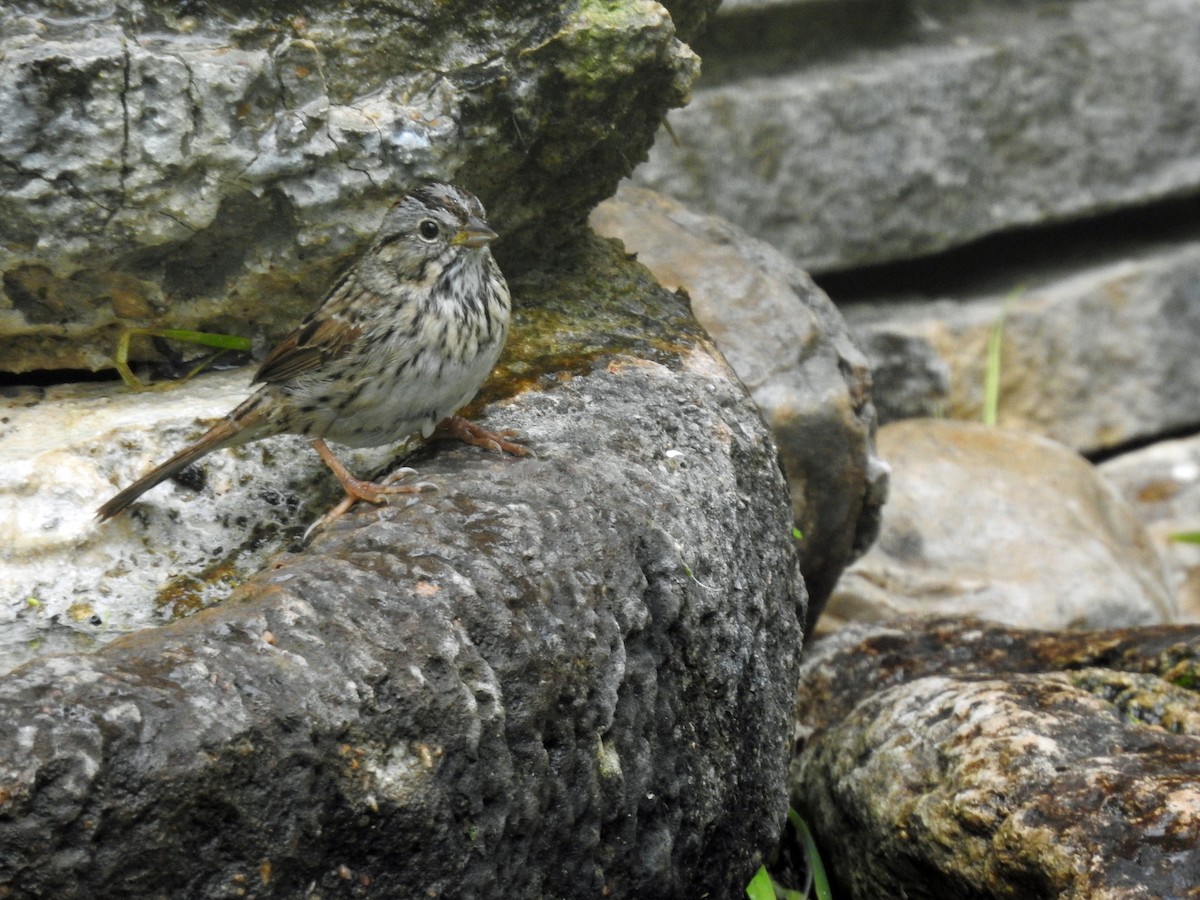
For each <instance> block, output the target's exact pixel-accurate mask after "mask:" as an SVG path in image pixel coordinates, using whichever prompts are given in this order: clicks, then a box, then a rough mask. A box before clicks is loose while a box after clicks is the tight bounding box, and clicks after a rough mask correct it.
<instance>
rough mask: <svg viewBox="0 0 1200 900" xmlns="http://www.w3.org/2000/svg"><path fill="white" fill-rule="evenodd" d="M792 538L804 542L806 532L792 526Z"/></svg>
mask: <svg viewBox="0 0 1200 900" xmlns="http://www.w3.org/2000/svg"><path fill="white" fill-rule="evenodd" d="M792 537H793V538H794V539H796V540H797V541H802V540H804V532H803V531H801V530H800V529H799V528H796V527H795V526H792Z"/></svg>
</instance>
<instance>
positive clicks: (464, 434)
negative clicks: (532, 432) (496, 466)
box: [434, 416, 533, 456]
mask: <svg viewBox="0 0 1200 900" xmlns="http://www.w3.org/2000/svg"><path fill="white" fill-rule="evenodd" d="M516 436H517V432H515V431H513V430H511V429H505V430H504V431H488V430H487V429H486V428H484V427H483V426H482V425H476V424H475V423H474V422H471V421H468V420H467V419H464V418H463V417H462V416H447V417H446V418H444V419H442V421H441V422H439V423H438V427H437V429H436V430H435V431H434V437H452V438H457V439H458V440H460V441H462V442H463V443H464V444H472V445H474V446H476V447H485V448H486V449H488V450H494V451H495V452H497V453H511V454H512V455H513V456H532V455H533V451H532V450H530V449H529V448H528V447H525V446H522V445H521V444H517V443H514V442H513V441H510V440H508V438H511V437H516Z"/></svg>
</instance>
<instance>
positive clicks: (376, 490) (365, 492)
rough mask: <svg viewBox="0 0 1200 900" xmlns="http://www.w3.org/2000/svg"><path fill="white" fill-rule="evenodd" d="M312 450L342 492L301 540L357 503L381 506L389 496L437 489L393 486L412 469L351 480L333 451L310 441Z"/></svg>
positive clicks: (418, 485)
mask: <svg viewBox="0 0 1200 900" xmlns="http://www.w3.org/2000/svg"><path fill="white" fill-rule="evenodd" d="M312 445H313V449H314V450H316V451H317V453H318V454H319V455H320V457H321V459H322V460H324V461H325V465H327V466H329V468H330V470H331V471H332V472H333V474H334V475H335V476H336V477H337V480H338V483H339V484H341V486H342V490H344V491H345V492H346V496H345V497H343V498H342V499H341V500H340V501H339V502H338V504H337V505H336V506H335V507H333V509H331V510H329V512H327V513H325V515H323V516H321V518H319V519H317V521H315V522H314V523H313V524H312V525H310V526H309V527H308V530H307V531H306V532H305V533H304V540H305V541H306V542H307V541H308V539H309V538H310V537H311V536H312V535H313V534H315V533H316V532H318V531H322V530H324V529H325V528H327V527H329V526H330V525H332V524H333V523H334V522H336V521H337V520H338V519H340V518H341V517H342V516H344V515H345V514H346V513H347V512H349V510H350V507H352V506H353V505H354V504H355V503H357V502H358V501H359V500H365V501H367V502H368V503H374V504H375V505H377V506H378V505H381V504H384V503H387V502H388V497H390V496H391V495H393V494H419V493H421V492H422V491H429V490H437V485H435V484H433V483H432V482H429V481H419V482H417V483H416V484H396V483H394V482H395V481H397V480H398V479H401V478H407V477H408V476H410V475H416V474H417V472H416V470H415V469H410V468H408V467H407V466H405V467H403V468H400V469H397V470H396V471H395V472H392V473H391V474H390V475H388V476H387V477H386V478H385V479H384V480H383V481H365V480H363V479H361V478H355V477H354V476H353V475H351V474H350V470H349V469H347V468H346V467H345V466H344V465H342V461H341V460H340V459H338V458H337V457H336V456H334V455H333V451H332V450H330V449H329V445H328V444H326V443H325V442H324V441H323V440H321V439H320V438H318V439H317V440H315V441H313V442H312Z"/></svg>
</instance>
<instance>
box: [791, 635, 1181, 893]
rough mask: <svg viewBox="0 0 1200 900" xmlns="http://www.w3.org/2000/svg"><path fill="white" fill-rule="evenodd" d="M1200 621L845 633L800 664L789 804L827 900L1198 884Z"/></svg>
mask: <svg viewBox="0 0 1200 900" xmlns="http://www.w3.org/2000/svg"><path fill="white" fill-rule="evenodd" d="M1198 659H1200V628H1197V627H1196V626H1161V627H1157V628H1139V629H1129V630H1125V631H1102V632H1086V633H1068V634H1052V633H1046V632H1036V631H1026V630H1021V629H1015V628H1005V627H999V626H992V625H984V624H983V623H980V622H977V621H967V622H962V621H941V622H934V623H929V622H925V621H902V622H896V623H892V624H886V625H872V626H860V627H856V628H854V629H849V630H847V631H843V632H841V633H839V634H837V635H833V636H831V637H829V638H826V639H823V640H821V641H818V642H817V643H816V645H815V646H814V647H812V648H809V650H808V652H807V653H806V657H805V662H804V664H803V666H802V671H801V680H800V691H799V703H798V713H797V716H798V721H799V725H800V729H799V734H800V740H799V752H798V755H797V757H796V761H795V765H794V772H793V791H794V798H793V802H794V803H796V804H797V805H798V807H799V809H800V810H801V812H802V813H803V814H804V815H805V817H806V819H807V821H808V823H809V824H810V826H812V828H813V831H814V832H815V833H816V837H817V842H818V845H819V846H820V847H821V850H822V859H823V860H824V862H825V865H826V866H827V867H829V868H831V869H832V870H833V874H834V878H835V896H837V897H839V898H846V900H874V898H878V897H911V898H939V900H958V898H962V900H965V898H977V900H980V898H983V900H991V898H995V900H1000V898H1005V900H1007V898H1014V897H1020V898H1023V900H1041V898H1046V900H1050V898H1070V900H1096V898H1105V900H1118V898H1120V900H1128V898H1140V897H1147V898H1149V897H1185V896H1187V895H1188V894H1189V893H1190V892H1192V891H1193V890H1194V888H1195V886H1196V885H1197V884H1200V817H1198V816H1197V815H1196V810H1197V803H1198V798H1197V792H1196V787H1195V785H1196V782H1197V780H1198V779H1200V694H1198V693H1197V691H1196V685H1197V684H1198V683H1200V667H1198V666H1197V660H1198Z"/></svg>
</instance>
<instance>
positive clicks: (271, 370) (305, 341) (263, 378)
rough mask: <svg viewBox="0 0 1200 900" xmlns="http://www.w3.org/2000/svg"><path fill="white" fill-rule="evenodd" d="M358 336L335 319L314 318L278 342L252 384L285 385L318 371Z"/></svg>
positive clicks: (340, 353) (353, 328) (358, 331)
mask: <svg viewBox="0 0 1200 900" xmlns="http://www.w3.org/2000/svg"><path fill="white" fill-rule="evenodd" d="M360 334H362V329H361V328H359V327H357V326H355V325H350V324H348V323H346V322H345V321H343V320H342V319H340V318H338V317H334V316H331V317H329V318H316V317H315V318H313V319H312V320H311V321H308V322H305V323H304V324H303V325H301V326H300V327H299V328H297V329H296V330H295V331H293V332H292V333H291V334H289V335H288V336H287V337H285V338H284V339H283V340H282V341H280V342H279V346H277V347H276V348H275V349H274V350H272V351H271V353H270V354H269V355H268V356H267V358H266V359H264V360H263V362H262V365H261V366H259V367H258V371H257V372H256V373H255V375H254V381H253V382H252V384H259V383H261V382H274V383H278V382H280V381H287V380H288V379H289V378H295V377H296V376H297V375H304V374H305V373H307V372H312V371H314V370H316V369H319V368H320V367H321V366H323V365H324V364H325V363H327V362H329V361H330V360H331V359H336V358H337V357H339V356H341V355H342V354H343V353H345V352H346V350H347V349H348V348H349V347H350V345H351V344H353V343H354V341H355V339H356V338H357V337H358V336H359V335H360Z"/></svg>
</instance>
